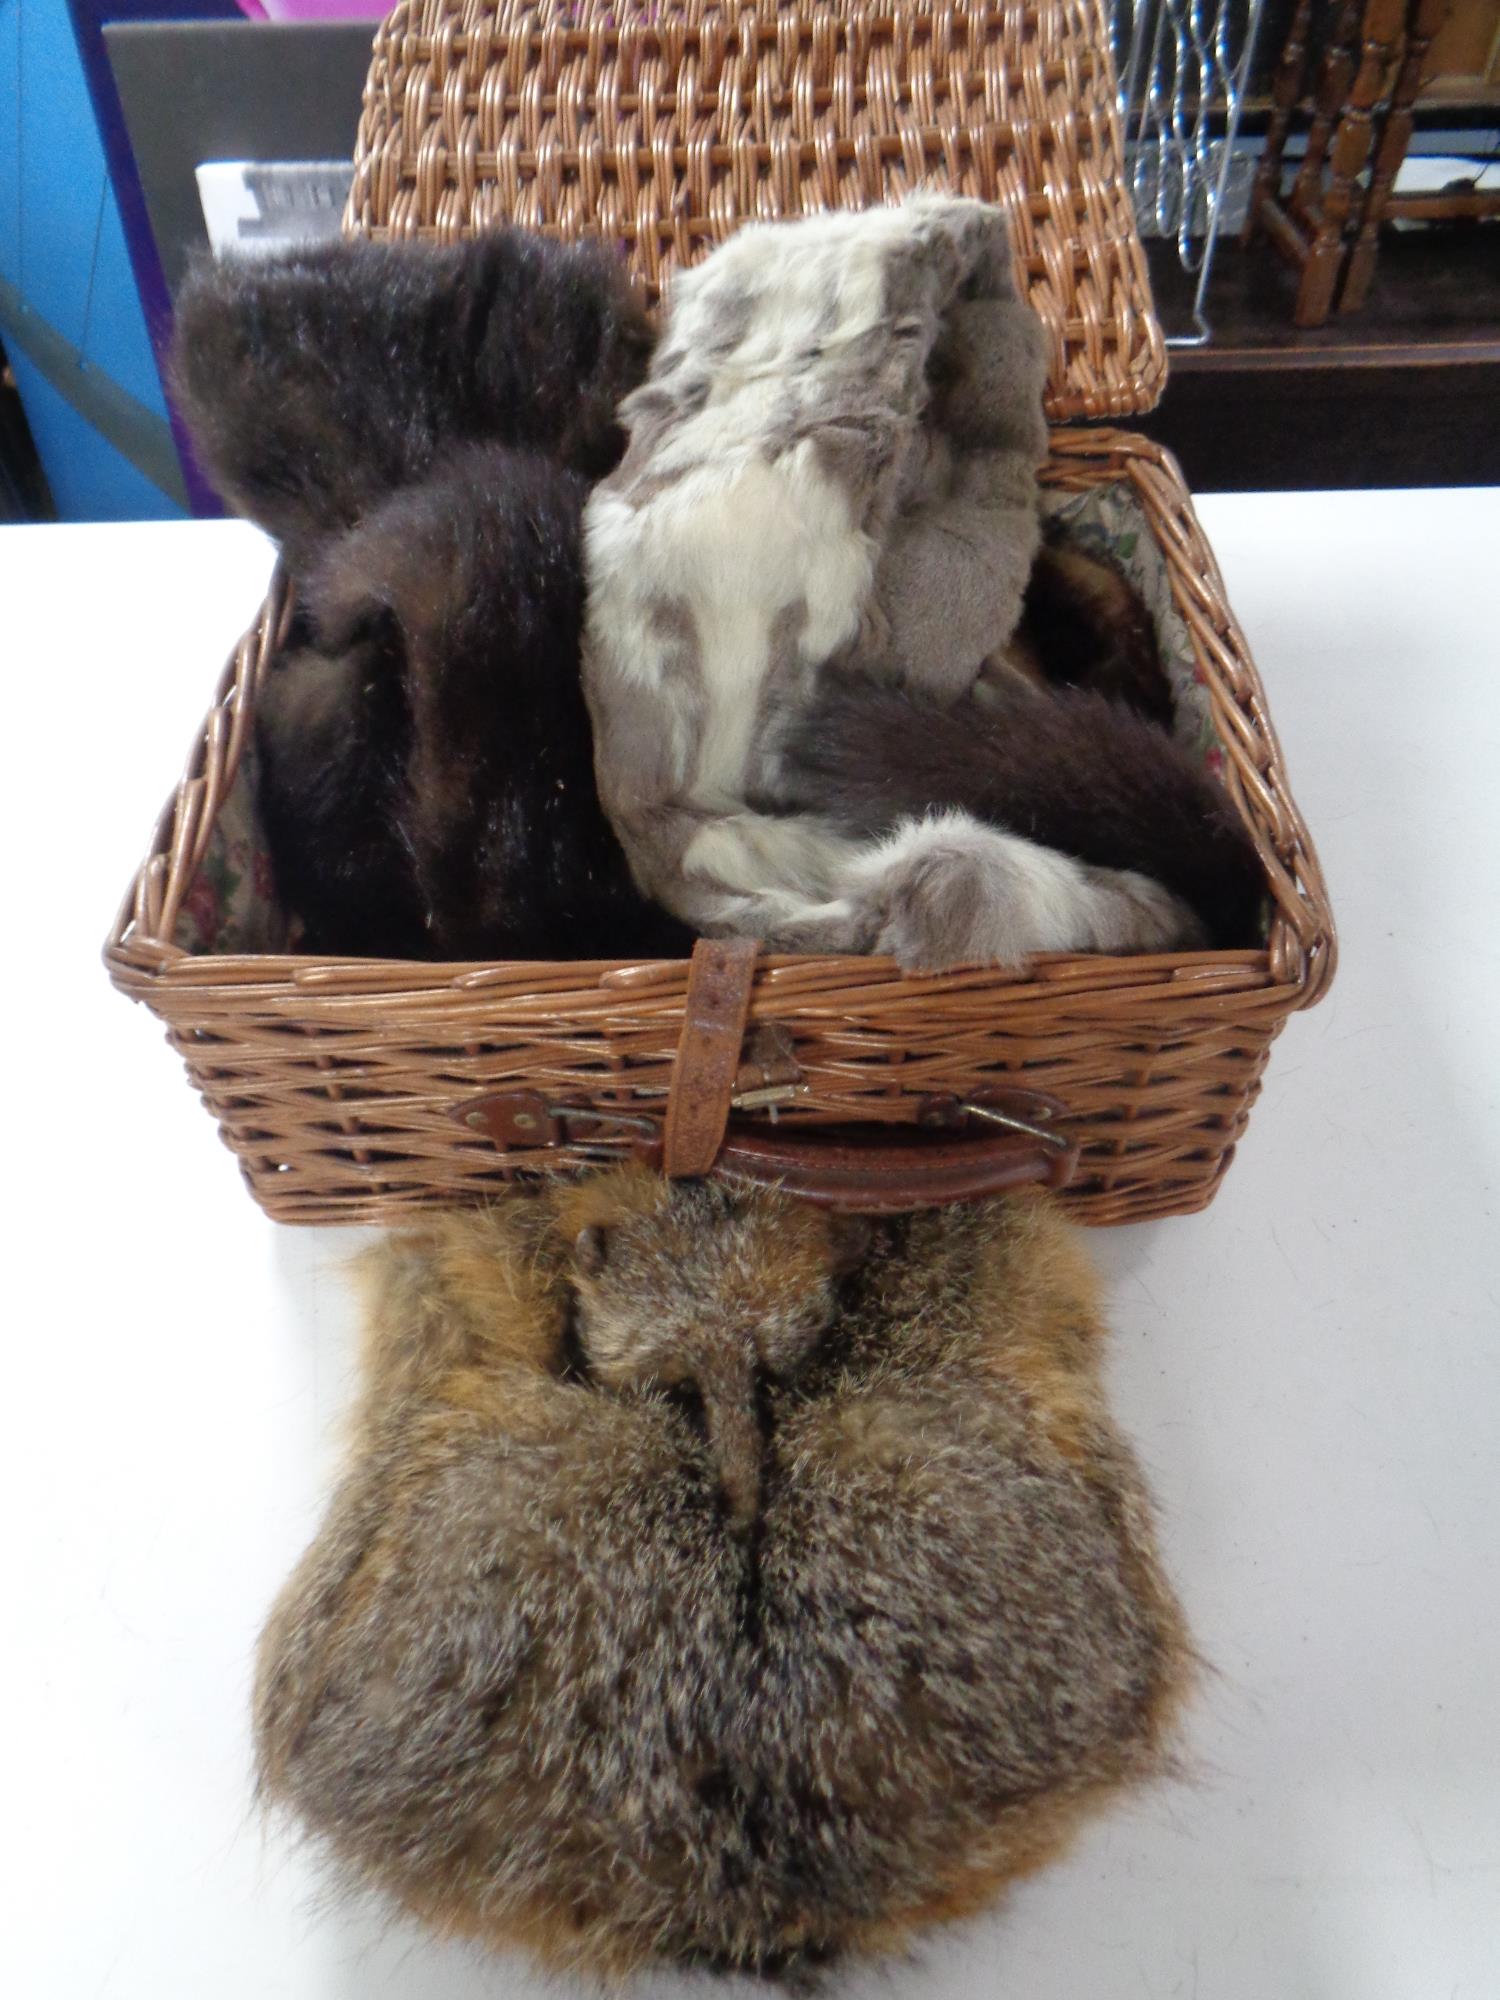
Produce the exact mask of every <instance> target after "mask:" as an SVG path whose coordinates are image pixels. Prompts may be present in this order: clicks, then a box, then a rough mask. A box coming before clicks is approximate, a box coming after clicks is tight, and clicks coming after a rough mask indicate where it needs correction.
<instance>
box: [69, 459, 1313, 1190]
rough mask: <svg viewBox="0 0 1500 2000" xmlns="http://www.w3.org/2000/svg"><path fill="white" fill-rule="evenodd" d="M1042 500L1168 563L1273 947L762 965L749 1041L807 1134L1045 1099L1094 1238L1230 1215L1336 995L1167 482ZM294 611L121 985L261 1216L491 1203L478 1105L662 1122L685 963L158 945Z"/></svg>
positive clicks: (168, 835)
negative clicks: (526, 1092)
mask: <svg viewBox="0 0 1500 2000" xmlns="http://www.w3.org/2000/svg"><path fill="white" fill-rule="evenodd" d="M1047 476H1048V478H1049V479H1050V480H1051V481H1052V482H1053V483H1054V484H1057V485H1062V486H1065V487H1073V488H1076V487H1081V486H1085V485H1087V484H1089V483H1091V482H1093V481H1097V480H1118V479H1125V480H1128V481H1129V483H1130V485H1131V487H1132V488H1133V489H1134V491H1135V493H1136V495H1137V497H1138V498H1139V500H1140V502H1141V505H1142V507H1143V508H1144V510H1145V512H1146V515H1147V518H1148V520H1149V522H1150V524H1151V528H1152V531H1153V532H1154V533H1155V534H1156V536H1157V537H1158V539H1159V540H1160V542H1161V544H1162V547H1163V549H1164V551H1165V553H1166V557H1167V561H1168V563H1169V566H1170V572H1171V577H1172V585H1173V593H1174V596H1175V598H1176V601H1177V605H1178V608H1179V609H1180V611H1181V612H1182V614H1183V616H1184V618H1185V619H1186V621H1187V623H1188V626H1189V629H1190V631H1191V633H1192V635H1193V639H1194V643H1195V645H1196V647H1197V649H1198V652H1199V656H1200V660H1201V665H1202V669H1203V672H1204V675H1205V677H1206V680H1207V684H1208V688H1209V693H1210V697H1211V700H1212V704H1213V711H1214V717H1215V721H1216V723H1217V726H1218V729H1219V733H1220V736H1221V737H1222V739H1223V741H1224V744H1225V747H1226V763H1225V774H1224V775H1225V782H1226V783H1227V784H1228V786H1229V789H1230V791H1231V792H1232V793H1233V795H1234V797H1235V799H1236V801H1237V802H1238V804H1239V806H1240V808H1241V810H1242V811H1243V813H1244V815H1245V817H1246V819H1247V821H1248V822H1249V824H1250V825H1251V827H1252V828H1253V829H1254V832H1255V837H1256V841H1257V844H1258V846H1259V849H1260V852H1261V855H1262V857H1263V860H1264V862H1265V865H1266V871H1267V880H1268V884H1269V888H1270V894H1271V898H1272V903H1273V917H1272V922H1271V927H1270V936H1269V943H1268V946H1267V948H1266V949H1264V950H1260V951H1237V952H1200V953H1193V954H1191V955H1186V956H1161V957H1152V958H1108V957H1098V956H1089V957H1073V956H1068V957H1063V956H1058V957H1052V958H1045V959H1041V960H1039V961H1037V962H1036V964H1035V965H1034V966H1033V967H1032V969H1031V971H1030V973H1029V974H1028V975H1027V976H1025V977H1022V976H1018V975H1016V974H1011V973H1002V972H996V971H992V970H981V971H973V972H961V973H953V974H946V975H943V976H940V977H934V978H922V979H913V978H905V977H903V976H902V975H901V974H900V973H899V972H898V971H897V970H896V968H895V967H894V966H893V965H892V964H891V963H890V962H889V961H888V960H883V959H871V958H834V959H820V958H800V959H799V958H781V959H768V960H766V961H765V963H764V964H763V966H762V968H761V970H760V971H759V973H758V975H757V979H756V985H755V994H754V1000H753V1005H752V1014H751V1019H752V1023H754V1024H761V1023H768V1022H770V1023H776V1024H778V1025H779V1026H780V1027H781V1028H782V1029H783V1030H784V1031H785V1032H786V1034H787V1035H788V1036H789V1037H790V1040H791V1042H792V1044H793V1046H794V1048H795V1053H796V1058H797V1062H798V1064H799V1066H800V1067H801V1069H802V1071H803V1073H804V1075H805V1076H806V1078H807V1081H808V1084H809V1086H810V1091H809V1094H808V1095H807V1096H805V1097H802V1098H800V1099H798V1100H797V1102H796V1103H795V1104H793V1105H792V1106H790V1107H789V1108H788V1109H787V1110H786V1111H784V1112H783V1113H782V1116H783V1117H784V1118H787V1119H789V1120H795V1121H806V1122H810V1123H814V1124H831V1123H839V1122H845V1121H848V1120H851V1119H858V1120H862V1121H865V1120H867V1121H878V1122H881V1123H892V1122H894V1123H909V1122H911V1121H912V1120H913V1119H914V1118H915V1117H916V1112H917V1106H918V1104H919V1102H920V1101H921V1100H922V1099H923V1098H925V1097H927V1096H929V1095H932V1094H937V1093H945V1092H946V1093H952V1094H953V1095H955V1096H960V1097H961V1096H966V1095H967V1094H968V1093H970V1092H971V1091H972V1090H973V1089H974V1088H975V1087H976V1086H977V1085H982V1084H984V1083H985V1082H993V1081H995V1080H996V1079H997V1078H1001V1077H1005V1078H1009V1079H1012V1080H1016V1081H1020V1082H1024V1083H1026V1084H1029V1085H1035V1086H1036V1087H1037V1088H1039V1089H1042V1090H1045V1091H1048V1092H1050V1093H1051V1094H1052V1095H1053V1096H1055V1097H1057V1098H1060V1099H1061V1100H1062V1101H1063V1102H1064V1103H1065V1104H1066V1105H1067V1106H1068V1107H1069V1113H1070V1115H1069V1118H1068V1119H1067V1121H1066V1125H1067V1128H1068V1131H1069V1134H1070V1136H1072V1137H1074V1138H1077V1139H1078V1140H1079V1141H1080V1142H1081V1144H1082V1148H1083V1159H1082V1164H1081V1167H1080V1170H1079V1173H1078V1176H1077V1178H1076V1179H1075V1181H1074V1183H1073V1185H1072V1186H1071V1187H1070V1188H1069V1189H1068V1191H1067V1193H1066V1195H1065V1197H1064V1199H1065V1200H1067V1201H1068V1202H1069V1204H1070V1205H1071V1207H1072V1210H1073V1213H1074V1214H1075V1216H1076V1217H1077V1219H1079V1220H1080V1221H1084V1222H1094V1223H1110V1222H1125V1221H1134V1220H1137V1219H1140V1218H1142V1217H1145V1216H1150V1215H1165V1214H1172V1213H1176V1212H1180V1211H1185V1210H1189V1209H1195V1208H1201V1207H1202V1206H1203V1205H1204V1204H1205V1203H1206V1202H1207V1201H1208V1200H1209V1199H1210V1198H1211V1196H1212V1194H1213V1192H1214V1189H1215V1187H1216V1186H1217V1184H1218V1181H1219V1178H1220V1176H1221V1175H1222V1174H1223V1172H1224V1170H1225V1168H1226V1167H1227V1166H1228V1164H1229V1160H1230V1157H1231V1155H1232V1153H1233V1150H1234V1146H1235V1142H1236V1141H1237V1139H1238V1138H1239V1136H1240V1134H1241V1133H1242V1132H1243V1130H1244V1127H1245V1121H1246V1118H1247V1116H1248V1114H1249V1109H1250V1105H1251V1104H1252V1103H1253V1101H1254V1099H1255V1097H1256V1095H1257V1093H1258V1091H1259V1087H1260V1076H1261V1072H1262V1070H1263V1068H1264V1066H1265V1060H1266V1054H1267V1051H1268V1049H1269V1047H1270V1044H1271V1042H1272V1040H1273V1039H1274V1037H1275V1036H1276V1034H1277V1033H1278V1031H1279V1030H1280V1028H1281V1026H1282V1024H1283V1023H1284V1021H1285V1020H1286V1017H1287V1015H1288V1014H1289V1013H1290V1012H1291V1011H1292V1009H1294V1008H1296V1007H1301V1006H1307V1005H1310V1004H1311V1003H1312V1001H1313V1000H1315V999H1316V998H1318V997H1319V995H1320V994H1321V993H1322V991H1323V990H1324V988H1325V987H1326V985H1327V982H1328V980H1329V978H1330V977H1331V975H1332V971H1333V965H1334V944H1333V931H1332V924H1331V920H1330V916H1329V912H1328V906H1327V901H1326V897H1325V895H1324V891H1323V886H1322V882H1321V879H1320V876H1319V873H1318V868H1317V863H1316V860H1315V859H1314V857H1313V854H1312V850H1311V847H1310V845H1309V842H1308V839H1307V835H1306V832H1305V830H1304V828H1303V825H1302V822H1301V819H1300V817H1299V815H1298V812H1297V809H1296V807H1295V805H1294V804H1293V802H1292V800H1291V797H1290V794H1289V793H1288V792H1287V790H1286V785H1285V779H1284V775H1283V772H1282V766H1281V758H1280V754H1279V751H1278V749H1277V745H1276V740H1275V737H1274V735H1273V733H1272V731H1271V726H1270V723H1269V721H1268V719H1267V716H1266V710H1265V701H1264V696H1263V693H1262V690H1261V686H1260V683H1259V681H1258V679H1257V677H1256V674H1255V671H1254V668H1253V667H1252V666H1251V664H1250V662H1249V660H1248V658H1247V656H1246V653H1245V650H1244V646H1243V642H1242V641H1241V639H1240V635H1239V632H1238V630H1237V628H1236V626H1235V624H1234V620H1233V618H1232V616H1231V615H1230V613H1229V610H1228V608H1227V606H1226V605H1225V602H1224V597H1223V591H1222V587H1221V585H1220V582H1219V577H1218V573H1217V571H1216V569H1215V567H1214V562H1213V558H1212V556H1211V555H1210V553H1209V551H1208V548H1207V546H1206V545H1205V543H1204V541H1203V538H1202V536H1201V534H1200V532H1199V530H1198V526H1197V523H1196V521H1195V520H1194V518H1193V513H1192V508H1191V505H1190V502H1189V500H1188V497H1187V494H1186V491H1185V490H1184V488H1183V486H1182V483H1181V479H1180V476H1179V475H1178V473H1177V471H1176V468H1175V466H1174V465H1173V463H1172V461H1171V460H1170V458H1168V457H1167V456H1166V455H1165V454H1164V453H1162V452H1160V451H1159V450H1157V449H1156V448H1155V447H1154V446H1152V445H1149V444H1147V443H1145V442H1144V441H1143V440H1140V439H1137V438H1131V437H1128V436H1125V435H1123V434H1120V433H1114V432H1099V431H1094V432H1081V431H1078V432H1059V433H1057V434H1056V435H1055V438H1054V458H1053V462H1052V465H1051V467H1050V468H1049V471H1048V475H1047ZM286 613H287V600H286V593H285V590H284V587H283V585H282V584H281V582H280V581H279V580H278V582H277V583H276V584H275V585H273V588H272V591H271V594H270V596H269V598H268V600H267V603H266V605H265V608H264V610H263V612H262V615H261V617H260V619H259V621H258V622H257V625H256V627H255V629H254V630H253V631H252V632H250V633H249V634H248V635H247V636H246V638H245V639H244V640H243V641H242V643H241V645H240V646H239V648H238V649H237V651H236V653H235V655H234V658H233V659H232V661H231V662H230V665H229V669H228V671H227V673H226V676H225V679H224V682H223V684H222V686H221V688H220V692H219V698H218V700H217V702H216V704H215V706H214V708H213V710H212V711H211V713H210V715H209V719H208V725H207V729H206V731H205V734H204V738H203V741H202V743H201V745H200V746H199V748H198V750H197V751H196V752H195V754H194V757H193V759H192V762H191V763H190V765H189V768H188V772H187V774H186V776H185V777H184V779H183V781H182V784H181V785H180V787H179V789H178V792H177V795H176V797H175V799H174V800H173V801H172V803H171V804H170V805H169V807H168V809H167V811H166V812H165V813H164V814H163V816H162V820H161V822H160V824H159V826H158V828H157V832H156V837H155V841H154V843H153V847H152V851H151V854H150V856H149V858H148V860H147V861H146V864H145V866H144V867H143V868H142V870H141V872H140V874H139V876H138V877H137V879H136V882H135V884H134V886H133V888H132V891H131V893H130V895H129V896H128V898H127V900H126V903H125V905H124V907H123V908H122V910H121V912H120V914H119V917H118V918H117V920H116V924H115V927H114V930H113V932H112V934H111V937H110V940H109V944H108V947H107V956H108V960H109V964H110V968H111V971H112V974H113V976H114V978H115V980H116V983H117V984H118V985H119V986H120V987H121V988H122V989H123V990H124V991H125V992H127V993H130V994H132V995H134V996H135V997H136V998H139V999H142V1000H145V1001H146V1003H147V1004H148V1005H149V1006H150V1007H151V1008H152V1009H153V1010H154V1011H155V1012H156V1013H157V1014H158V1015H160V1016H161V1018H162V1019H163V1020H164V1021H165V1022H166V1023H167V1026H168V1033H169V1038H170V1040H171V1041H172V1043H173V1045H174V1047H176V1048H177V1049H178V1050H179V1052H180V1053H181V1054H182V1056H183V1058H184V1060H185V1061H186V1063H187V1066H188V1070H189V1073H190V1074H191V1076H192V1079H193V1081H194V1082H195V1083H196V1084H197V1086H198V1088H199V1089H200V1090H201V1091H202V1093H203V1096H204V1099H205V1101H206V1102H207V1104H208V1106H209V1109H210V1110H211V1111H212V1112H213V1114H214V1116H215V1117H216V1118H217V1119H218V1120H219V1122H220V1126H221V1129H222V1131H223V1134H224V1137H225V1139H226V1140H227V1142H228V1143H229V1145H230V1146H232V1147H233V1149H234V1151H235V1152H236V1153H237V1154H238V1155H239V1158H240V1162H241V1165H242V1167H243V1170H244V1172H245V1175H246V1177H247V1179H248V1181H249V1184H250V1187H251V1190H252V1192H253V1193H254V1194H255V1196H256V1198H257V1200H258V1201H260V1203H261V1204H262V1206H263V1207H264V1208H265V1209H266V1210H267V1212H268V1213H269V1214H271V1215H273V1216H275V1217H277V1218H278V1219H280V1220H283V1221H287V1222H374V1221H380V1220H389V1219H390V1217H391V1216H392V1214H393V1213H395V1212H396V1211H398V1210H400V1209H403V1208H409V1207H412V1206H414V1205H417V1204H427V1203H441V1202H451V1201H454V1200H461V1199H464V1198H473V1197H475V1196H479V1195H483V1194H484V1193H485V1192H487V1191H492V1190H493V1189H494V1188H495V1187H496V1186H497V1185H499V1184H500V1183H501V1182H502V1181H503V1180H504V1179H505V1178H506V1176H507V1173H508V1171H509V1166H508V1165H507V1163H506V1162H503V1161H501V1160H500V1159H499V1158H498V1157H497V1155H496V1153H495V1152H494V1150H493V1148H492V1147H491V1146H490V1145H489V1144H488V1142H487V1141H484V1140H481V1139H479V1138H477V1137H475V1136H474V1135H473V1134H472V1133H468V1132H466V1131H465V1130H464V1129H463V1128H462V1127H460V1126H456V1125H455V1124H454V1122H453V1121H452V1118H451V1115H450V1114H451V1112H452V1109H453V1107H454V1106H455V1105H456V1104H458V1103H460V1102H462V1101H463V1100H464V1099H466V1098H469V1097H471V1096H473V1095H475V1094H476V1093H478V1092H480V1091H483V1090H490V1089H497V1088H504V1087H509V1086H515V1085H526V1086H529V1087H531V1088H534V1089H537V1090H539V1091H540V1092H542V1093H543V1094H544V1095H545V1096H546V1097H547V1098H548V1099H549V1100H552V1101H555V1102H559V1103H578V1102H592V1103H595V1104H599V1103H604V1102H611V1101H613V1102H619V1103H627V1104H629V1105H631V1106H632V1107H633V1108H641V1107H644V1108H652V1109H656V1110H660V1108H661V1107H662V1105H663V1104H664V1102H665V1097H666V1091H667V1086H668V1083H669V1081H670V1077H671V1069H672V1056H673V1051H674V1049H675V1047H676V1044H677V1039H678V1035H679V1033H680V1030H681V1026H682V1003H683V994H684V989H685V986H686V977H687V969H686V966H685V965H683V964H676V963H673V964H661V963H656V964H652V965H644V966H622V965H604V964H597V963H578V964H566V965H484V966H475V965H468V966H429V965H415V964H410V963H390V962H373V961H350V960H344V961H341V962H336V963H334V962H322V961H315V960H310V959H306V958H296V957H271V956H262V955H257V956H239V957H191V956H189V955H187V954H186V953H184V952H183V951H182V950H181V949H180V948H179V947H178V946H177V945H175V944H173V943H171V942H169V941H170V940H171V939H172V937H173V936H174V933H175V931H176V929H177V920H178V915H179V912H180V909H181V905H182V900H183V897H184V896H185V895H186V893H187V892H188V890H189V888H190V887H191V885H192V883H193V879H194V876H195V875H196V872H197V869H198V865H199V863H200V861H201V860H202V858H203V855H204V853H205V851H206V849H207V845H208V840H209V834H210V831H211V828H212V825H213V821H214V816H215V814H216V813H217V811H218V809H219V807H220V805H221V804H222V802H223V800H224V797H225V795H226V793H227V791H228V789H229V786H230V784H231V783H232V781H233V777H234V773H235V769H236V765H237V762H238V759H239V756H240V754H241V751H242V749H243V747H244V744H245V740H246V735H247V732H248V726H249V719H250V716H251V714H252V712H253V708H254V701H255V692H256V687H257V685H258V682H259V679H260V676H261V674H262V672H263V670H264V668H265V665H266V662H267V660H268V659H269V658H270V656H271V654H272V652H273V650H274V646H275V642H276V637H277V633H278V630H279V628H280V627H281V626H282V624H283V623H284V620H285V617H286ZM586 1157H590V1156H588V1155H584V1154H582V1153H573V1154H568V1153H564V1154H552V1155H549V1156H548V1159H549V1162H550V1163H552V1164H562V1165H572V1164H581V1163H582V1162H583V1160H584V1159H585V1158H586ZM525 1163H526V1162H525V1158H524V1156H522V1157H520V1158H519V1159H517V1160H513V1161H512V1162H511V1163H510V1165H516V1164H521V1165H524V1164H525Z"/></svg>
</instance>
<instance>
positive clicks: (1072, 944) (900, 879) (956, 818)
mask: <svg viewBox="0 0 1500 2000" xmlns="http://www.w3.org/2000/svg"><path fill="white" fill-rule="evenodd" d="M853 872H854V876H855V883H854V894H853V901H854V902H855V904H856V905H857V906H861V907H863V909H864V910H865V911H867V912H868V914H869V919H870V924H869V927H870V929H871V930H872V932H873V935H874V945H873V949H874V950H876V951H878V952H885V953H887V954H889V956H890V957H892V958H894V959H895V960H896V961H897V963H898V964H899V965H900V966H901V967H902V968H903V970H905V971H908V972H945V971H949V970H951V969H952V968H953V967H955V966H959V965H972V964H988V965H1003V966H1020V965H1023V964H1024V963H1025V962H1026V960H1027V959H1028V958H1030V957H1031V955H1032V954H1033V953H1034V952H1041V951H1105V952H1140V951H1164V950H1170V949H1174V948H1181V947H1187V946H1191V945H1196V944H1198V943H1200V942H1201V941H1202V928H1201V926H1200V925H1199V923H1198V920H1197V919H1196V918H1195V917H1194V916H1193V914H1192V912H1191V911H1190V910H1189V909H1188V908H1187V907H1186V905H1185V904H1183V903H1181V902H1179V900H1178V899H1177V898H1176V897H1175V896H1173V895H1171V894H1170V893H1169V892H1168V891H1167V890H1165V889H1163V888H1162V887H1161V886H1160V884H1158V883H1156V882H1152V881H1150V880H1148V879H1147V877H1146V876H1144V875H1133V874H1128V873H1126V872H1124V871H1122V870H1116V869H1108V868H1085V867H1082V866H1080V864H1079V863H1078V862H1076V861H1073V860H1070V859H1069V858H1068V857H1067V856H1066V855H1063V854H1058V853H1056V852H1055V851H1054V850H1052V849H1051V848H1045V847H1038V846H1037V845H1036V844H1035V843H1034V842H1032V841H1029V840H1023V839H1022V838H1020V836H1018V835H1016V834H1009V833H1002V832H999V831H998V830H997V829H995V828H993V827H988V826H984V825H982V824H980V823H979V822H978V821H976V820H972V819H970V818H969V817H968V815H967V814H964V813H959V812H949V813H939V814H935V815H933V816H932V817H931V818H928V819H925V820H915V821H907V822H906V824H905V825H904V826H901V827H898V828H897V830H896V831H895V832H894V833H893V834H891V835H890V836H889V838H888V839H886V840H884V841H882V842H880V844H879V845H878V846H876V847H874V848H872V849H870V850H868V851H867V852H866V853H865V854H864V855H862V856H861V857H860V859H859V861H858V862H857V863H856V865H855V869H854V871H853Z"/></svg>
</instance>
